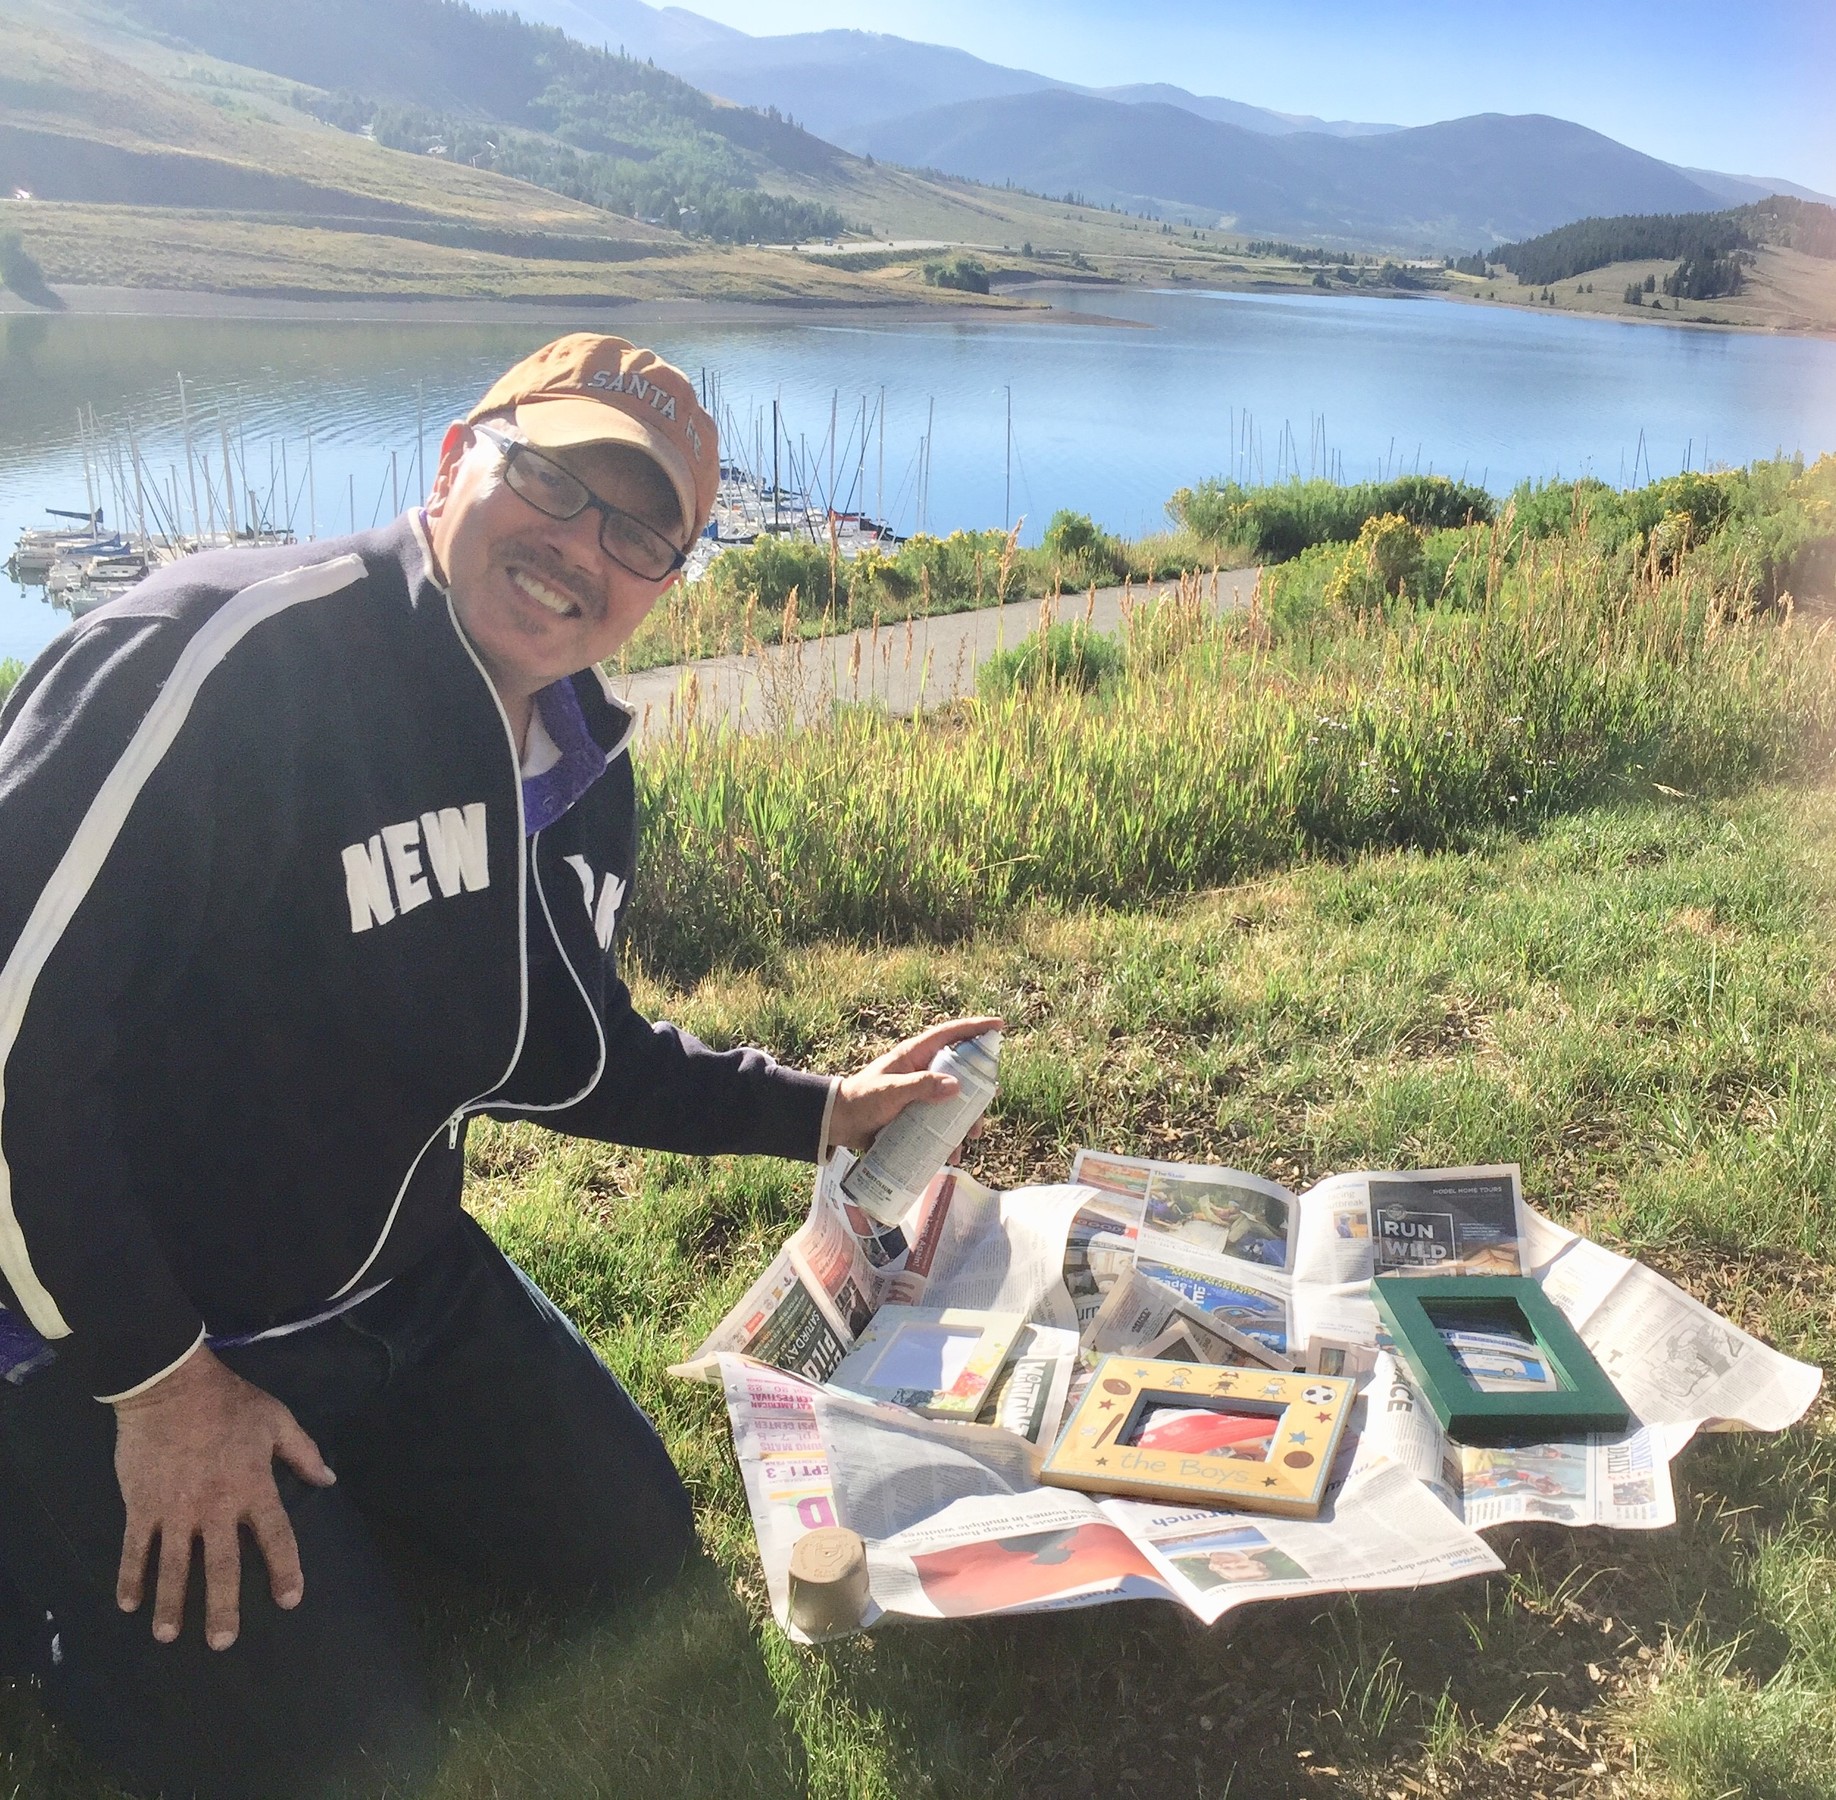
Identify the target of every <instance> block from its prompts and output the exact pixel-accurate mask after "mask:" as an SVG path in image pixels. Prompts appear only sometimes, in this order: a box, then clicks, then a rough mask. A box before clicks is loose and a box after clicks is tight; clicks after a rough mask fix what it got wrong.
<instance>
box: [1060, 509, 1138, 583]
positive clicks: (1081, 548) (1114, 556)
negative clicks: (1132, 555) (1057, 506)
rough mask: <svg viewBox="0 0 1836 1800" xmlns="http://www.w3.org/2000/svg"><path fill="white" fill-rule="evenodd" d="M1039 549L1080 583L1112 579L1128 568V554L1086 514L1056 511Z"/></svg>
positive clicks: (1067, 575) (1124, 572) (1066, 574)
mask: <svg viewBox="0 0 1836 1800" xmlns="http://www.w3.org/2000/svg"><path fill="white" fill-rule="evenodd" d="M1042 548H1043V550H1044V553H1045V557H1046V559H1047V561H1048V562H1049V563H1054V564H1057V565H1058V566H1059V568H1060V570H1061V573H1062V574H1063V575H1064V576H1066V577H1069V578H1070V579H1071V580H1073V581H1077V582H1079V583H1080V584H1081V582H1083V581H1089V580H1093V579H1094V580H1099V581H1111V580H1114V579H1116V578H1118V577H1120V576H1122V575H1124V574H1126V573H1127V572H1128V570H1129V559H1128V553H1127V552H1126V551H1125V550H1124V549H1123V547H1122V545H1121V544H1120V543H1119V542H1118V541H1117V540H1116V539H1115V538H1113V537H1111V536H1110V535H1109V533H1108V532H1106V531H1104V530H1102V529H1101V528H1100V527H1099V526H1098V525H1097V523H1096V522H1095V520H1093V519H1092V518H1091V517H1090V515H1089V514H1088V513H1080V512H1065V511H1062V510H1061V511H1059V512H1055V513H1054V514H1053V515H1052V522H1051V523H1050V524H1049V525H1048V526H1047V527H1046V529H1045V538H1044V540H1043V544H1042Z"/></svg>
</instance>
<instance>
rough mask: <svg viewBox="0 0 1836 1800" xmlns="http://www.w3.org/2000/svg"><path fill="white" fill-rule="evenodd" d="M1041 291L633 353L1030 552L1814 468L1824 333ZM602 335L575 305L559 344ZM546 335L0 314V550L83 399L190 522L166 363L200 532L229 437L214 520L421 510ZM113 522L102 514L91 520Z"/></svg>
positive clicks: (728, 405) (614, 325)
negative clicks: (513, 372) (1357, 510)
mask: <svg viewBox="0 0 1836 1800" xmlns="http://www.w3.org/2000/svg"><path fill="white" fill-rule="evenodd" d="M1051 298H1052V300H1053V304H1054V306H1055V308H1056V309H1057V314H1056V316H1055V317H1053V318H1052V319H1050V320H1047V319H1039V320H1036V321H1035V320H1015V319H1011V318H1008V319H999V320H988V321H977V320H972V319H964V318H961V317H956V318H944V319H935V320H932V319H921V320H913V319H911V318H909V317H900V318H897V319H887V320H874V319H866V320H863V319H862V318H860V317H859V316H849V317H845V318H844V317H839V316H838V317H832V318H824V317H823V316H821V315H813V314H809V313H788V312H787V313H786V315H785V316H784V318H783V319H781V320H780V319H771V320H768V321H766V322H763V323H759V322H749V323H745V324H737V323H727V324H716V323H712V322H701V321H697V322H694V323H691V324H683V323H680V322H672V323H670V324H668V325H666V326H662V327H659V328H657V329H656V330H655V331H654V332H648V333H642V334H641V335H646V336H649V337H650V338H651V340H652V341H653V342H654V343H655V345H656V347H657V348H658V349H659V350H661V351H662V352H663V353H664V354H666V355H668V356H670V357H671V358H672V359H673V360H674V361H676V362H677V363H678V364H680V365H681V366H682V367H684V368H685V369H687V370H688V371H689V373H690V374H691V375H692V376H695V377H696V378H697V379H700V378H701V376H702V374H703V371H705V372H706V376H707V379H708V381H709V383H710V387H711V388H712V389H713V391H714V392H715V393H716V394H717V397H718V401H719V405H720V408H721V413H722V417H723V425H724V426H727V428H728V447H729V448H730V449H734V448H737V449H739V450H741V452H742V454H744V455H745V456H746V457H748V458H752V457H755V456H756V457H757V458H758V459H759V460H760V461H762V462H763V463H764V465H765V467H766V472H767V473H769V464H770V450H769V445H770V439H771V424H770V419H771V407H772V403H773V401H774V400H775V401H776V402H777V403H778V406H779V411H780V416H781V418H782V420H783V422H784V438H783V440H782V442H783V444H784V445H785V448H784V449H782V450H781V452H780V456H781V461H782V464H783V467H784V472H785V480H786V482H787V484H788V483H789V482H790V481H791V479H792V474H793V471H792V466H791V460H792V457H793V455H794V456H795V457H796V458H797V460H798V462H799V464H800V466H801V467H802V468H803V469H804V470H805V471H806V472H808V473H810V474H812V475H814V476H815V477H816V478H817V479H818V480H819V482H820V485H821V486H822V488H823V489H824V490H825V491H827V490H828V489H829V487H830V481H831V473H830V471H831V462H832V463H833V469H834V477H833V483H834V488H833V491H834V493H835V496H836V500H837V503H838V504H842V505H861V504H865V506H866V507H867V509H868V510H870V511H873V510H880V511H883V512H884V514H885V515H886V516H887V517H889V518H890V520H891V522H892V523H893V525H894V527H895V528H896V529H898V530H900V531H910V530H912V529H913V528H914V527H915V526H917V525H918V524H920V523H924V524H927V525H928V527H929V528H930V529H932V530H935V531H940V532H941V531H948V530H952V529H954V528H956V527H959V526H998V525H1001V524H1002V523H1003V522H1004V519H1005V516H1006V514H1007V512H1008V509H1009V508H1010V506H1011V511H1012V514H1013V515H1014V516H1016V517H1019V518H1022V519H1023V520H1024V524H1023V528H1022V529H1023V536H1024V538H1025V540H1026V541H1029V542H1032V541H1036V540H1037V538H1038V535H1039V533H1040V531H1041V530H1042V529H1043V527H1044V525H1045V523H1046V521H1047V520H1048V519H1049V518H1050V516H1051V514H1052V513H1053V511H1055V510H1056V509H1057V508H1059V507H1072V508H1075V509H1077V510H1079V511H1083V512H1088V513H1090V514H1091V515H1092V516H1093V517H1095V518H1096V519H1097V520H1098V521H1099V522H1100V523H1101V524H1103V525H1104V526H1106V527H1108V528H1109V529H1111V530H1114V531H1119V532H1123V533H1127V534H1130V535H1134V534H1138V533H1141V532H1144V531H1150V530H1154V529H1156V528H1158V527H1159V526H1160V524H1161V523H1162V522H1163V520H1164V510H1163V509H1164V507H1165V503H1166V500H1167V497H1168V495H1169V494H1171V493H1172V492H1173V490H1174V489H1175V488H1177V487H1180V486H1184V485H1187V484H1189V483H1191V482H1194V481H1197V480H1200V479H1203V478H1204V477H1205V476H1207V475H1219V474H1222V475H1229V474H1233V473H1234V474H1236V475H1238V476H1240V477H1243V478H1246V479H1256V480H1265V479H1266V480H1275V479H1278V478H1280V477H1282V476H1285V475H1288V474H1292V473H1294V472H1296V471H1297V470H1298V472H1299V473H1300V474H1302V475H1306V474H1309V473H1315V472H1317V473H1328V472H1330V473H1334V474H1339V475H1342V476H1343V477H1345V478H1346V479H1362V478H1365V477H1369V476H1373V475H1377V474H1381V473H1385V472H1389V473H1394V472H1397V471H1400V470H1414V469H1418V468H1419V469H1421V470H1422V471H1424V472H1426V471H1429V470H1433V471H1435V472H1438V473H1442V474H1449V475H1454V476H1465V477H1466V478H1467V479H1469V480H1473V481H1480V482H1483V483H1484V484H1485V485H1486V486H1488V487H1490V488H1491V489H1493V490H1494V491H1495V492H1502V491H1503V490H1505V489H1507V488H1509V487H1511V486H1512V485H1514V484H1515V483H1516V482H1518V481H1520V480H1523V479H1526V478H1534V479H1540V478H1545V477H1550V476H1555V475H1558V474H1559V475H1569V476H1572V475H1577V474H1582V473H1593V474H1596V475H1599V476H1601V477H1602V478H1603V479H1605V480H1608V481H1611V482H1614V483H1620V482H1629V481H1632V480H1634V479H1637V480H1644V479H1647V478H1648V475H1649V474H1656V475H1664V474H1670V473H1673V472H1674V471H1676V470H1678V469H1680V468H1682V467H1684V466H1686V465H1687V466H1689V467H1693V468H1700V467H1703V466H1705V465H1707V466H1723V465H1727V464H1734V463H1742V462H1747V461H1750V460H1752V459H1753V458H1755V457H1759V456H1767V455H1771V454H1773V453H1774V452H1775V451H1780V450H1783V451H1786V452H1792V451H1802V452H1804V453H1805V454H1806V455H1808V456H1815V455H1817V454H1819V453H1821V452H1823V451H1826V450H1831V449H1836V342H1831V341H1828V340H1823V339H1811V338H1789V337H1769V336H1760V335H1745V334H1741V333H1735V332H1726V331H1711V330H1689V329H1684V328H1681V327H1677V328H1670V327H1659V326H1655V325H1634V324H1630V323H1627V324H1619V323H1615V322H1613V321H1609V320H1598V319H1579V318H1572V317H1564V316H1561V315H1557V314H1549V315H1545V314H1542V313H1538V312H1536V311H1533V310H1529V309H1519V308H1503V307H1499V308H1491V307H1483V306H1476V305H1460V304H1455V303H1450V302H1445V301H1437V300H1429V299H1421V300H1382V299H1372V298H1369V297H1360V296H1354V295H1336V294H1320V295H1314V294H1298V295H1262V294H1229V293H1203V292H1193V291H1178V292H1156V291H1149V290H1141V289H1113V288H1084V289H1066V290H1058V291H1055V292H1053V294H1052V295H1051ZM619 321H620V315H619V313H618V312H616V311H608V312H607V313H606V314H604V315H603V316H595V315H593V314H592V313H591V312H589V311H588V309H584V308H583V309H581V317H580V320H579V324H580V326H582V327H594V326H597V327H601V328H604V329H607V330H619V329H621V326H620V322H619ZM1118 321H1121V322H1118ZM566 328H567V327H565V326H562V325H555V324H547V325H542V324H529V325H508V324H480V325H453V324H432V323H409V324H384V323H367V322H364V323H339V322H327V321H319V320H312V321H274V320H204V319H173V318H154V317H148V318H98V317H45V316H36V317H26V316H17V315H15V316H9V317H7V318H5V319H4V320H0V544H4V546H5V547H6V548H9V549H10V547H11V544H12V541H13V538H14V536H15V535H16V533H17V532H18V530H19V529H20V528H21V527H22V526H24V525H26V524H28V523H30V524H42V523H46V522H48V521H46V520H45V518H44V513H43V509H44V508H45V507H47V506H60V507H69V508H73V509H78V510H80V509H81V508H83V507H84V506H85V505H86V503H87V502H86V499H85V489H84V474H83V460H82V456H81V452H80V449H79V441H78V430H77V415H78V411H79V409H83V410H84V411H85V413H87V411H88V410H89V409H92V408H93V410H94V413H95V415H96V417H97V419H98V421H99V422H100V425H101V427H102V430H103V432H104V434H105V435H107V434H109V433H110V431H111V428H117V427H119V428H125V426H126V425H127V423H128V422H129V421H132V423H133V425H134V428H135V432H136V438H137V441H138V443H139V447H140V451H141V455H142V458H143V461H144V464H145V465H146V467H148V468H149V469H150V470H151V471H152V472H153V474H154V476H155V477H156V479H157V480H158V481H159V482H160V484H161V485H162V486H163V487H165V488H167V490H168V493H169V492H170V489H171V488H172V487H173V486H176V488H177V489H178V492H179V496H180V506H181V508H182V510H183V511H184V512H185V513H186V514H187V515H189V513H190V510H191V505H192V500H191V482H190V479H189V478H188V476H187V474H186V471H185V454H184V448H183V443H184V440H183V435H182V432H181V428H180V425H181V422H180V408H179V388H178V376H179V374H180V373H181V372H182V373H183V375H184V378H185V388H186V398H187V401H188V404H189V408H190V414H191V423H192V432H193V444H194V448H195V450H196V452H197V455H198V459H199V467H200V472H199V476H198V481H199V505H200V510H201V511H202V510H205V509H206V508H207V507H208V505H209V502H208V501H206V500H205V498H204V496H205V494H206V493H208V492H209V491H210V490H209V485H208V484H209V483H210V482H211V481H216V482H217V483H218V484H219V492H220V482H221V469H222V461H223V448H222V447H223V443H224V439H225V436H226V435H227V437H228V438H229V440H230V460H231V463H232V465H233V466H234V467H235V468H236V470H237V484H236V485H237V489H238V512H239V515H241V516H244V517H246V510H247V504H248V502H247V495H248V492H249V491H250V490H251V489H252V490H253V491H254V493H255V495H256V500H257V505H258V506H259V507H260V508H261V510H263V511H264V512H265V513H267V514H269V515H270V516H276V517H280V518H290V519H291V521H292V524H293V526H294V528H295V529H296V530H298V531H299V532H300V533H301V534H302V535H305V534H306V532H307V531H308V530H309V529H311V528H312V527H314V526H316V528H317V530H318V532H319V533H320V534H321V535H329V534H331V533H334V532H341V531H345V530H348V529H350V528H351V525H352V521H353V520H355V522H356V524H357V525H358V526H367V525H369V524H370V523H371V522H372V521H373V520H376V519H380V518H384V517H387V516H389V513H390V511H391V509H392V507H393V506H394V504H395V503H396V501H397V500H398V499H399V500H400V502H401V504H403V505H406V504H407V501H408V496H409V494H410V493H412V492H414V491H416V489H417V488H418V485H419V474H418V466H417V418H418V419H419V420H420V421H421V422H422V425H423V427H424V429H423V431H422V434H421V435H422V437H423V439H424V448H423V449H422V450H421V452H420V457H419V466H428V465H431V463H432V461H433V458H434V457H435V455H436V453H437V450H438V444H439V436H440V432H441V429H442V428H443V426H444V424H445V422H446V421H447V420H448V419H450V418H452V417H454V416H456V415H458V414H460V413H463V412H464V411H465V410H466V408H467V407H468V406H469V405H470V404H471V402H472V400H473V399H474V398H475V397H476V396H477V395H478V394H479V393H481V392H482V391H483V390H484V388H485V387H486V386H488V385H489V383H490V382H491V380H492V379H493V378H494V377H495V376H496V375H497V374H498V373H499V372H500V371H501V370H502V369H503V368H504V367H505V366H506V365H507V364H508V363H510V362H511V361H513V360H514V359H515V358H517V357H518V356H520V355H522V354H524V353H525V352H526V351H528V350H530V349H532V348H534V347H535V346H536V345H537V344H539V343H542V342H543V341H545V340H546V339H547V338H549V337H551V336H554V335H556V334H557V333H558V332H559V331H560V330H563V329H566ZM1010 390H1011V396H1012V421H1013V427H1012V443H1013V457H1012V461H1011V499H1010V496H1009V469H1010V463H1009V459H1008V456H1007V444H1008V429H1007V420H1008V398H1009V391H1010ZM882 391H883V392H884V396H885V401H884V421H883V429H882V421H881V417H880V397H881V394H882ZM863 404H864V405H865V408H866V413H867V419H868V429H867V431H866V433H865V444H864V445H863V442H862V439H863V433H862V430H861V425H862V414H863ZM832 411H833V416H834V417H835V419H836V421H837V429H836V431H835V433H834V440H833V444H832V446H831V442H830V420H831V416H832ZM729 422H730V424H729ZM927 425H928V429H929V437H930V454H929V458H928V463H929V475H928V481H924V480H921V473H922V469H923V465H924V461H925V459H924V457H923V455H922V451H921V445H922V442H923V440H924V438H925V436H926V433H927ZM309 436H310V440H311V449H310V456H309V454H308V437H309ZM205 459H208V461H207V462H206V461H205ZM216 506H217V508H218V509H219V510H220V509H221V506H222V501H221V498H218V500H217V501H216ZM109 515H110V521H109V522H110V523H111V524H113V523H116V522H117V519H116V514H115V509H114V508H113V506H112V504H111V505H110V506H109ZM125 522H126V523H130V524H131V523H132V522H133V521H132V520H131V519H128V520H127V521H125ZM62 623H63V615H62V614H60V613H57V612H54V611H53V610H52V609H51V608H50V607H48V606H47V605H45V604H44V603H43V602H42V601H41V600H39V599H38V598H37V597H36V594H35V593H33V592H27V591H25V590H21V589H18V588H15V587H12V586H10V584H8V583H7V582H6V581H5V580H4V577H0V656H9V655H10V656H30V655H32V654H33V653H34V652H35V651H37V650H38V649H39V648H41V647H42V646H43V645H44V644H45V643H46V642H47V641H48V640H49V639H50V637H51V636H52V635H53V634H54V633H55V632H56V631H57V630H58V629H59V628H60V627H61V625H62Z"/></svg>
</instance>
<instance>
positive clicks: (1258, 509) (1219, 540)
mask: <svg viewBox="0 0 1836 1800" xmlns="http://www.w3.org/2000/svg"><path fill="white" fill-rule="evenodd" d="M1495 507H1496V503H1495V502H1494V500H1493V499H1492V496H1491V495H1490V494H1488V493H1487V492H1486V491H1485V489H1484V488H1481V487H1474V486H1472V485H1470V484H1468V483H1466V482H1461V481H1449V480H1448V479H1447V477H1446V476H1444V475H1403V476H1399V477H1397V478H1396V479H1395V480H1393V481H1366V482H1358V483H1355V484H1352V485H1350V486H1344V485H1341V484H1340V483H1338V482H1334V481H1300V480H1294V481H1290V482H1285V483H1282V484H1279V485H1276V486H1273V487H1245V486H1242V485H1241V484H1240V483H1238V482H1234V481H1216V480H1213V481H1203V482H1200V483H1199V484H1198V486H1197V487H1192V488H1181V489H1180V490H1179V492H1178V493H1176V494H1175V495H1174V496H1173V498H1172V499H1171V500H1170V501H1168V502H1167V510H1168V512H1169V513H1170V514H1171V515H1172V516H1173V518H1175V519H1176V520H1177V521H1178V522H1179V523H1181V524H1182V525H1185V526H1187V527H1188V528H1189V529H1191V530H1192V531H1194V532H1196V533H1197V534H1198V535H1199V536H1200V537H1202V538H1205V539H1207V540H1209V541H1210V542H1211V543H1213V544H1216V545H1220V546H1224V545H1229V546H1240V547H1241V548H1243V549H1244V550H1245V551H1247V552H1248V553H1249V554H1251V555H1253V556H1260V557H1266V558H1269V559H1272V560H1276V561H1279V560H1281V559H1283V558H1286V557H1290V556H1298V555H1299V554H1300V553H1301V551H1303V550H1305V549H1307V548H1308V547H1309V546H1310V545H1313V544H1327V543H1346V544H1348V543H1350V542H1352V540H1353V539H1355V538H1356V537H1357V535H1358V533H1359V532H1360V531H1362V530H1363V529H1364V526H1365V522H1366V521H1367V520H1369V519H1375V518H1380V517H1382V516H1383V515H1384V514H1385V513H1395V514H1398V515H1399V516H1400V517H1402V518H1404V519H1406V520H1407V521H1408V522H1409V523H1410V524H1411V525H1414V526H1416V527H1417V528H1418V529H1419V530H1422V531H1440V530H1444V529H1446V528H1447V527H1450V526H1457V525H1465V524H1467V523H1469V522H1477V523H1479V524H1489V523H1490V522H1491V520H1492V517H1493V515H1494V511H1495Z"/></svg>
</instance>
